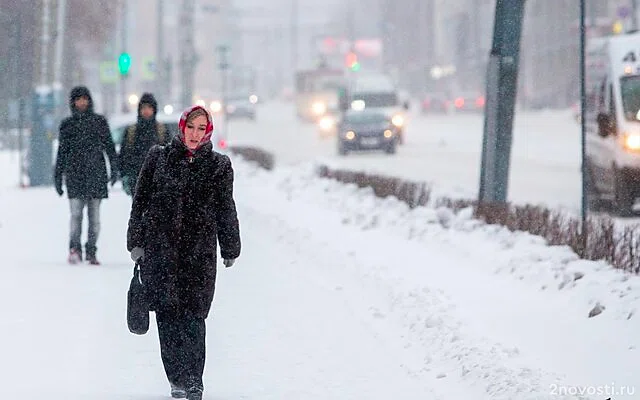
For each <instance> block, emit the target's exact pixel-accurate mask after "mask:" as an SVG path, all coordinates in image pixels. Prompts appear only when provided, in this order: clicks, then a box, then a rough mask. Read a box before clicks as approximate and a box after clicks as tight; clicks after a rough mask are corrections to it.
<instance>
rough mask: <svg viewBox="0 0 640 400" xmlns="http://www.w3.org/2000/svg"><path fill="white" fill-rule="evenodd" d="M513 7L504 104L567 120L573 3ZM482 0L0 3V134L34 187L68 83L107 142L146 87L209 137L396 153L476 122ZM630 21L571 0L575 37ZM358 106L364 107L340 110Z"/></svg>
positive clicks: (491, 13) (573, 105) (604, 5)
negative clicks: (515, 27)
mask: <svg viewBox="0 0 640 400" xmlns="http://www.w3.org/2000/svg"><path fill="white" fill-rule="evenodd" d="M525 7H526V9H525V12H524V20H523V27H522V41H521V50H520V62H519V75H518V81H517V82H518V83H517V86H518V90H517V96H516V108H517V110H523V111H528V110H541V109H548V110H553V109H555V110H562V112H564V110H570V111H568V112H570V113H571V118H574V119H575V120H572V122H571V123H572V124H573V125H572V126H574V127H576V126H577V124H575V122H576V121H577V120H579V119H578V118H577V117H578V112H579V111H580V110H579V107H578V106H579V99H580V73H579V72H580V68H579V57H580V48H579V46H580V41H579V31H580V18H579V16H580V14H579V7H578V6H577V2H575V1H573V0H556V1H547V0H529V1H527V2H526V6H525ZM495 8H496V1H495V0H393V1H392V0H346V1H344V0H273V1H270V2H264V1H260V0H173V1H170V0H109V1H106V0H101V1H91V2H89V1H84V0H0V21H1V22H0V31H1V32H2V34H0V53H1V54H3V57H2V58H1V59H0V85H1V87H2V89H3V90H1V91H0V143H1V144H2V146H3V147H5V148H13V149H16V148H18V149H20V150H21V151H24V153H25V154H28V153H31V154H32V156H31V157H30V158H29V161H28V162H25V171H24V173H23V174H22V175H21V177H20V179H21V180H22V179H24V181H25V182H26V183H29V184H31V185H38V184H49V183H50V177H49V175H50V174H49V172H50V165H51V154H52V151H51V149H52V148H53V147H55V139H56V135H57V125H58V122H59V121H60V119H61V118H63V117H64V116H66V115H67V114H68V112H69V111H68V100H67V96H68V91H69V89H70V88H71V87H73V86H74V85H77V84H82V85H86V86H88V87H89V88H90V89H91V90H92V93H93V96H94V99H95V102H96V110H97V111H98V112H101V113H104V114H105V115H106V116H107V117H108V118H109V120H110V123H111V125H112V130H113V132H114V139H115V140H116V142H117V141H118V140H119V136H120V135H121V134H122V132H121V131H122V127H123V126H124V125H126V124H128V123H131V122H132V121H133V120H135V110H136V109H137V103H138V100H139V96H140V95H141V94H142V93H143V92H152V93H154V95H155V96H156V98H157V99H158V103H159V109H160V110H161V113H160V114H164V116H162V115H159V118H160V119H163V120H164V121H167V122H171V121H173V122H177V117H176V114H177V113H178V112H179V111H180V110H182V108H183V107H185V106H187V105H190V104H194V103H197V104H201V105H204V106H206V107H208V108H209V109H210V110H211V111H212V112H213V113H214V115H216V118H217V121H218V128H219V129H218V132H219V138H220V140H221V141H222V142H220V143H218V144H219V145H220V146H221V147H224V146H225V145H226V141H229V140H238V141H241V140H257V141H260V140H263V137H264V136H272V137H273V136H274V135H276V134H275V133H274V132H276V131H277V130H282V129H283V128H282V125H283V124H289V125H291V124H296V128H295V133H292V134H291V135H297V136H300V135H303V134H304V135H308V136H310V137H312V138H313V141H311V142H309V146H320V147H322V146H326V144H324V142H322V143H320V142H317V141H316V140H319V139H322V138H333V139H331V140H335V143H333V142H332V144H331V145H329V146H330V148H331V150H330V153H331V154H332V155H342V156H344V155H345V154H348V153H350V152H355V151H357V150H365V151H368V150H383V152H385V153H388V154H396V148H397V147H398V146H403V145H405V144H407V146H408V145H410V144H411V143H412V141H413V143H414V144H413V145H414V146H415V145H417V142H419V140H420V139H419V138H421V137H423V136H424V135H427V134H429V135H434V132H435V131H436V130H437V131H438V132H439V133H440V134H442V132H445V131H446V130H443V129H442V126H449V124H450V126H456V124H459V123H460V121H462V120H463V119H464V118H465V117H464V116H465V115H469V114H471V115H476V116H477V117H474V118H475V119H474V120H473V121H472V122H470V124H471V125H469V126H474V127H475V128H479V129H480V130H481V129H482V126H481V119H482V116H483V113H484V108H485V96H486V94H485V91H486V84H485V77H486V73H487V63H488V59H489V53H490V49H491V43H492V37H493V33H494V32H493V28H494V18H495ZM636 16H637V10H635V1H631V0H587V25H588V26H587V35H588V37H590V38H593V37H601V36H610V35H617V34H623V33H624V32H626V31H629V30H630V29H632V28H634V27H635V26H637V21H636V18H635V17H636ZM358 109H360V110H362V109H366V111H367V113H366V114H367V116H362V115H358V116H355V117H354V116H351V117H350V116H349V113H351V114H353V111H354V110H355V111H357V110H358ZM376 114H377V116H376ZM431 116H436V117H435V118H436V120H431V121H428V122H425V120H424V118H429V117H431ZM440 116H442V118H445V117H446V118H448V119H447V120H442V119H437V118H440ZM380 118H382V120H381V119H380ZM460 118H463V119H460ZM420 121H422V122H420ZM456 121H458V122H456ZM467 121H468V119H467ZM478 121H480V124H479V123H478ZM234 124H236V126H238V128H237V129H236V131H235V132H236V133H235V136H234V133H233V132H234V131H233V129H232V126H233V125H234ZM238 124H239V125H238ZM412 124H413V125H412ZM475 128H474V129H475ZM556 129H558V130H562V129H564V128H563V127H562V126H557V127H556ZM359 131H361V132H366V133H367V134H362V135H360V134H359V133H358V135H356V133H357V132H359ZM255 132H261V133H260V135H259V136H260V137H258V136H257V135H256V134H255ZM301 132H307V133H301ZM338 132H339V133H340V135H337V133H338ZM372 132H377V133H376V134H375V135H374V134H373V133H372ZM407 132H410V133H407ZM478 133H480V132H478ZM369 134H370V135H369ZM367 135H369V136H375V138H366V137H365V136H367ZM356 136H358V137H357V138H356ZM360 136H362V140H361V138H360ZM232 138H233V139H232ZM296 140H298V138H293V139H291V138H289V139H282V140H280V139H277V140H275V139H274V140H271V142H274V141H275V142H278V143H283V142H288V143H289V145H290V146H293V144H292V143H297V142H296ZM439 140H440V139H437V140H434V143H438V141H439ZM474 140H475V139H473V140H471V141H472V142H473V143H476V142H475V141H474ZM319 143H320V144H319ZM474 146H475V145H474ZM477 150H478V151H480V146H479V145H478V149H477ZM36 151H37V153H38V154H37V155H35V156H34V155H33V154H34V152H36ZM302 153H303V154H304V152H302ZM326 154H329V150H327V152H326ZM316 155H317V154H316ZM401 155H402V154H401ZM404 157H407V155H406V154H405V155H404ZM27 164H28V165H27ZM45 172H46V173H45ZM473 174H475V175H476V177H477V172H476V171H475V170H474V172H473ZM23 183H24V182H23ZM461 184H462V185H465V183H461Z"/></svg>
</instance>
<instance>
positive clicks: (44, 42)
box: [40, 0, 51, 85]
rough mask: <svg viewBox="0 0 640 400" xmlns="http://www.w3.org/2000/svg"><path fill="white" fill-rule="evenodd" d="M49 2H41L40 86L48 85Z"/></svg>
mask: <svg viewBox="0 0 640 400" xmlns="http://www.w3.org/2000/svg"><path fill="white" fill-rule="evenodd" d="M50 14H51V1H50V0H42V35H40V45H41V46H42V47H41V48H40V84H41V85H47V84H48V83H49V73H48V72H49V40H50V39H51V36H49V22H50V20H51V16H50Z"/></svg>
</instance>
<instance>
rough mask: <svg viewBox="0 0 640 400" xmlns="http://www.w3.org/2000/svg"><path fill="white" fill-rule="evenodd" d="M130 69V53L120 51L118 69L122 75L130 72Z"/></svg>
mask: <svg viewBox="0 0 640 400" xmlns="http://www.w3.org/2000/svg"><path fill="white" fill-rule="evenodd" d="M129 69H131V56H130V55H129V53H120V57H118V71H120V75H127V74H129Z"/></svg>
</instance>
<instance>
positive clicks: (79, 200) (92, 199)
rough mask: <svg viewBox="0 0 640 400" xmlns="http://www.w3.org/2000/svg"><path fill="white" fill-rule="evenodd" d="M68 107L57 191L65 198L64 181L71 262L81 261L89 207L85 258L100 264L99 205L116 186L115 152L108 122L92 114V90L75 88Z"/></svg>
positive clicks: (61, 138)
mask: <svg viewBox="0 0 640 400" xmlns="http://www.w3.org/2000/svg"><path fill="white" fill-rule="evenodd" d="M69 107H70V108H71V116H70V117H68V118H65V119H64V120H63V121H62V123H61V124H60V134H59V136H58V143H59V145H58V154H57V157H56V164H55V172H54V182H55V187H56V191H57V192H58V194H59V195H60V196H62V195H63V194H64V191H63V189H62V183H63V180H64V183H65V184H66V187H67V196H68V198H69V202H70V206H71V207H70V208H71V232H70V238H69V262H70V263H72V264H75V263H78V262H80V261H81V260H82V246H81V243H80V235H81V232H82V215H83V210H84V208H85V207H87V214H88V219H89V229H88V238H87V242H86V244H85V252H86V259H87V261H89V263H91V264H94V265H98V264H99V262H98V260H97V258H96V251H97V246H96V243H97V240H98V235H99V233H100V202H101V200H102V199H106V198H107V197H108V196H109V191H108V189H107V182H109V180H111V185H112V186H113V185H114V184H115V183H116V181H117V179H118V162H117V155H116V149H115V146H114V144H113V139H112V138H111V132H110V130H109V124H108V123H107V120H106V119H105V117H103V116H102V115H99V114H96V113H95V112H94V111H93V100H92V99H91V93H90V92H89V89H87V88H86V87H84V86H77V87H75V88H73V89H72V90H71V93H70V95H69ZM105 153H106V154H107V156H108V158H109V164H110V169H111V178H110V179H109V177H108V176H107V165H106V162H105V157H104V154H105Z"/></svg>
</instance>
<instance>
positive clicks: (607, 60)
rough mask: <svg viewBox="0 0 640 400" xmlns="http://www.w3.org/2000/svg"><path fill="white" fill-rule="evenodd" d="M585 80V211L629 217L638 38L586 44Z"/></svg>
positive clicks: (636, 141) (639, 143)
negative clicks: (603, 209) (607, 210)
mask: <svg viewBox="0 0 640 400" xmlns="http://www.w3.org/2000/svg"><path fill="white" fill-rule="evenodd" d="M586 75H587V81H586V84H587V109H586V117H585V124H586V128H587V148H586V153H587V154H586V167H587V188H588V191H587V198H588V201H589V206H590V208H594V207H596V206H597V205H599V204H601V203H602V202H606V203H607V204H610V205H611V206H612V208H613V210H614V211H615V212H616V213H617V214H619V215H630V214H632V213H633V211H634V204H635V201H636V198H637V197H640V33H638V32H636V33H629V34H624V35H617V36H611V37H606V38H598V39H593V40H591V41H590V43H588V47H587V54H586Z"/></svg>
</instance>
